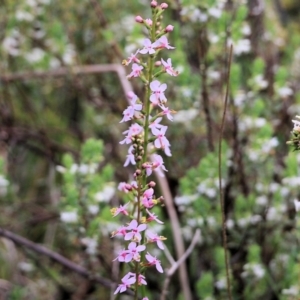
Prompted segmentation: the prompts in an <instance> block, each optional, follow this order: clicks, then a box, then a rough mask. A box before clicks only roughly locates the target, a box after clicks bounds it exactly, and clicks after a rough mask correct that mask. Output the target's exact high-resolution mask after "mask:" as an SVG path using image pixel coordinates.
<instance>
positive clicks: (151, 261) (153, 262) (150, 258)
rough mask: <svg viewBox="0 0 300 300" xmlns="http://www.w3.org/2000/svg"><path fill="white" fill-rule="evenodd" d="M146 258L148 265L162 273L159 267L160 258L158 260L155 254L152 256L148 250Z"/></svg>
mask: <svg viewBox="0 0 300 300" xmlns="http://www.w3.org/2000/svg"><path fill="white" fill-rule="evenodd" d="M146 259H147V260H148V262H149V265H150V266H154V265H155V267H156V270H157V271H158V272H159V273H163V272H164V271H163V269H162V267H161V263H160V260H158V259H157V258H156V257H155V256H152V255H151V254H150V253H149V252H148V253H147V254H146Z"/></svg>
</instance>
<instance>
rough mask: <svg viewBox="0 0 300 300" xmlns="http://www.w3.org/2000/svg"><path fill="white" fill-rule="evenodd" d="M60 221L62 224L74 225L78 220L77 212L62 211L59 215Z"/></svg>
mask: <svg viewBox="0 0 300 300" xmlns="http://www.w3.org/2000/svg"><path fill="white" fill-rule="evenodd" d="M60 219H61V221H62V222H64V223H75V222H77V220H78V215H77V211H63V212H61V213H60Z"/></svg>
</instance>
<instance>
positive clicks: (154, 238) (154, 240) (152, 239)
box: [147, 231, 166, 250]
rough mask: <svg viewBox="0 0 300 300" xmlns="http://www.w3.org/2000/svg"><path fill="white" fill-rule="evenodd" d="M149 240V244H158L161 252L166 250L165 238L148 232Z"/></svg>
mask: <svg viewBox="0 0 300 300" xmlns="http://www.w3.org/2000/svg"><path fill="white" fill-rule="evenodd" d="M147 238H148V243H156V244H157V247H158V248H159V249H161V250H164V249H165V247H164V244H163V242H162V241H164V240H165V239H166V238H165V237H163V236H158V235H157V234H156V233H153V232H151V231H148V232H147Z"/></svg>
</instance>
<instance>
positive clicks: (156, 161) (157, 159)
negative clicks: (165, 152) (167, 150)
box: [153, 154, 168, 177]
mask: <svg viewBox="0 0 300 300" xmlns="http://www.w3.org/2000/svg"><path fill="white" fill-rule="evenodd" d="M153 170H155V171H156V172H157V173H158V174H159V175H160V176H161V177H163V176H164V173H163V172H162V170H164V171H165V172H168V170H167V169H166V167H165V166H164V161H163V158H162V157H161V156H160V155H159V154H153Z"/></svg>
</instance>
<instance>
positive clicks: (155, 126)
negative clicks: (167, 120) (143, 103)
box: [149, 117, 164, 134]
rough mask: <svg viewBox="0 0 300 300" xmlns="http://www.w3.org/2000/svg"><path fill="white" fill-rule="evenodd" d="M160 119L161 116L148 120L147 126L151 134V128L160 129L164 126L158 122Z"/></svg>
mask: <svg viewBox="0 0 300 300" xmlns="http://www.w3.org/2000/svg"><path fill="white" fill-rule="evenodd" d="M161 120H162V118H161V117H160V118H157V119H155V120H154V121H153V122H150V125H149V128H150V129H151V132H152V134H153V130H155V129H160V128H162V127H163V126H164V125H162V124H159V123H160V121H161Z"/></svg>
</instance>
